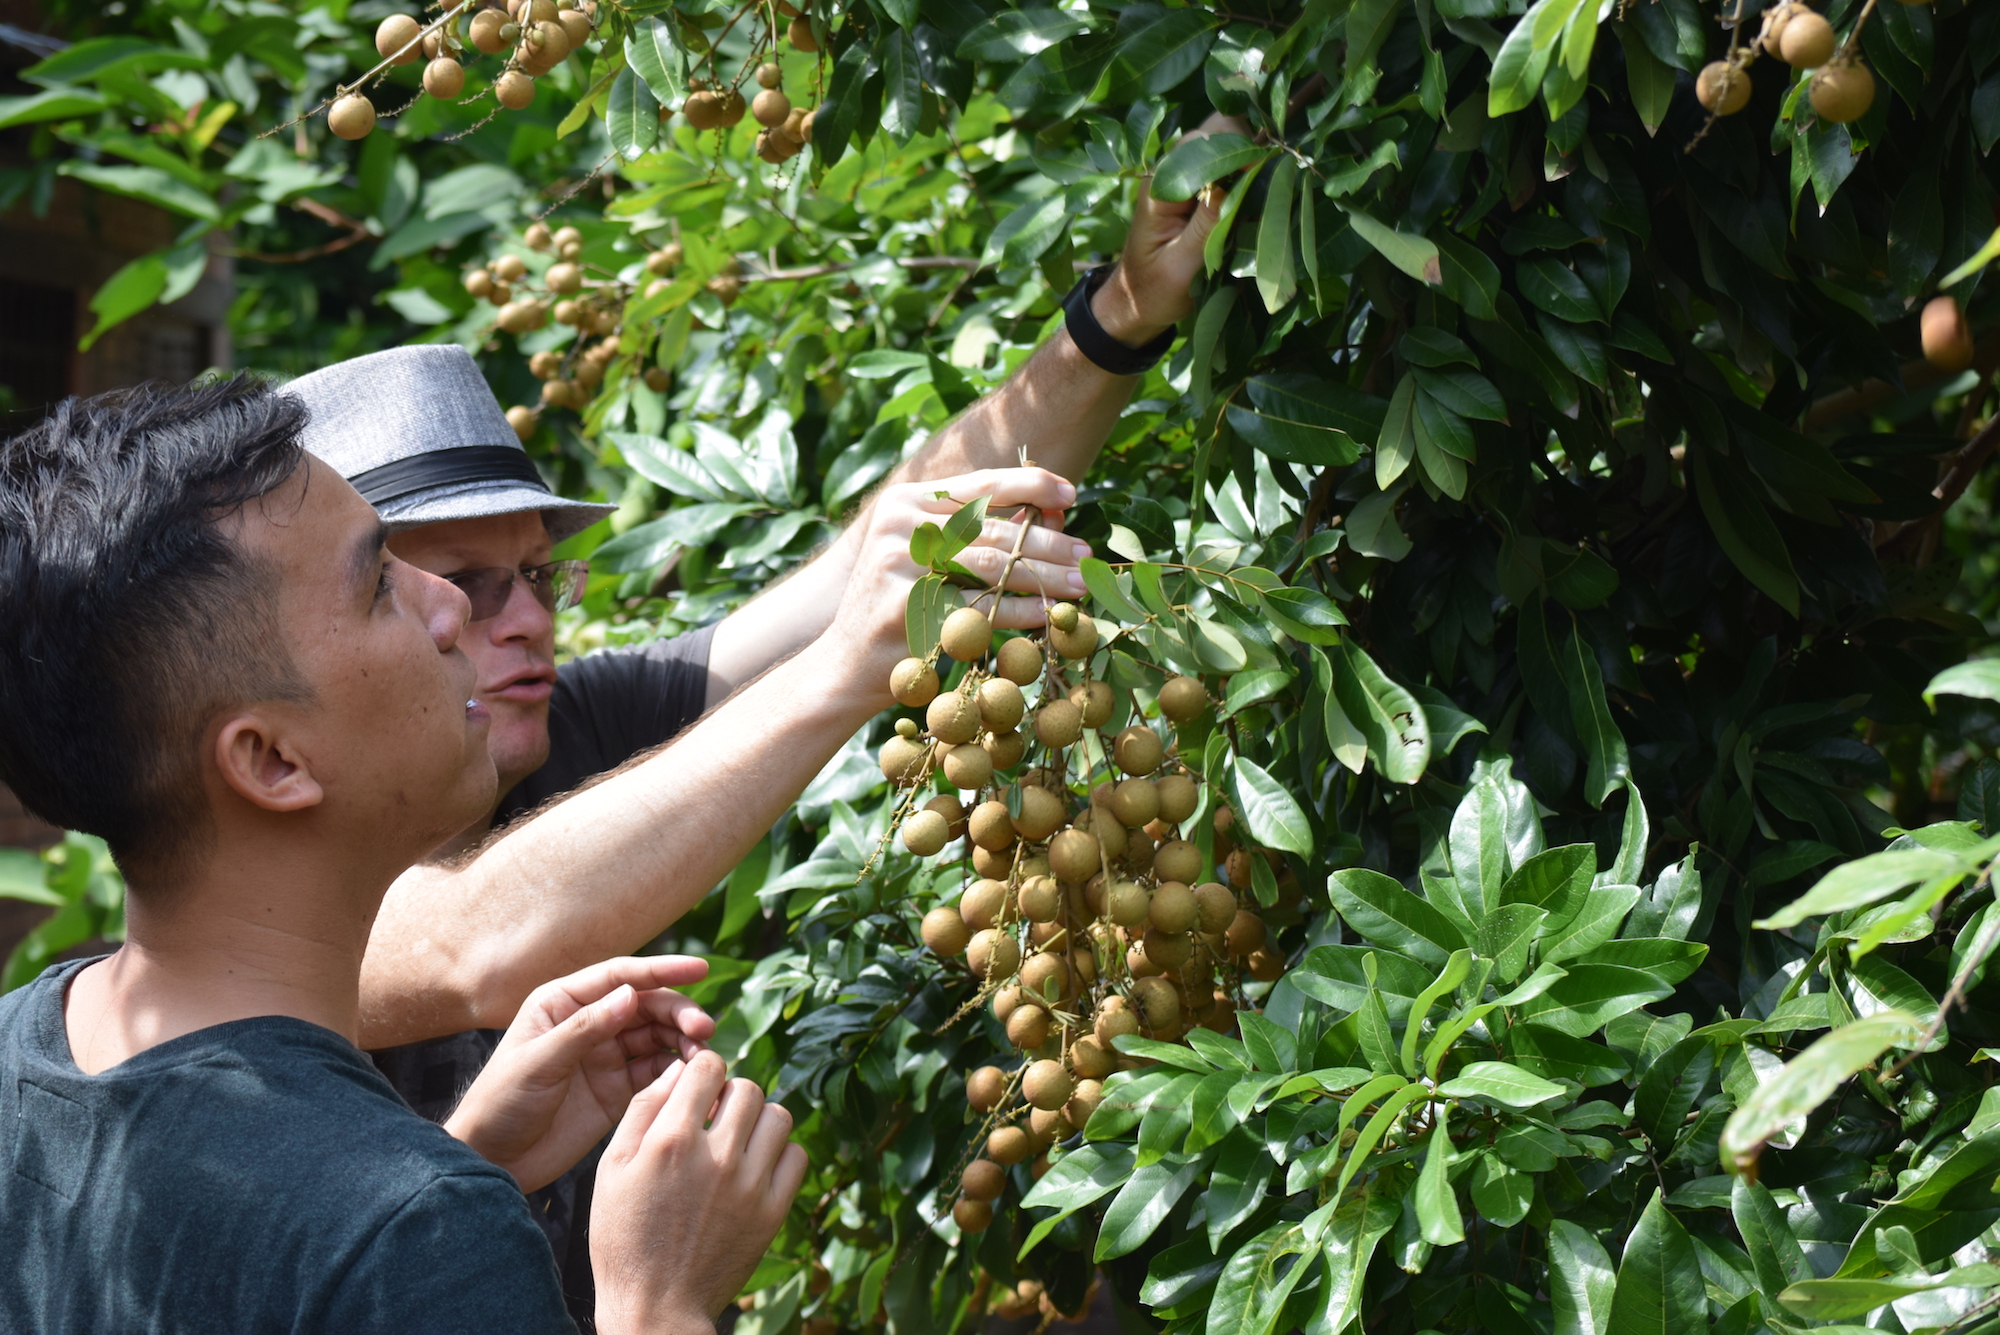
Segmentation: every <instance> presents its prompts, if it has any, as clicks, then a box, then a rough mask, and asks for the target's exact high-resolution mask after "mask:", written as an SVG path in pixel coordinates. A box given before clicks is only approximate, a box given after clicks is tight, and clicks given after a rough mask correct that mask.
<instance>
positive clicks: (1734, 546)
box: [1688, 447, 1799, 616]
mask: <svg viewBox="0 0 2000 1335" xmlns="http://www.w3.org/2000/svg"><path fill="white" fill-rule="evenodd" d="M1688 455H1689V457H1690V458H1691V459H1693V461H1694V480H1695V494H1696V496H1697V497H1698V498H1699V499H1700V501H1701V511H1702V515H1703V516H1704V517H1705V518H1706V519H1707V520H1708V524H1709V527H1710V528H1711V529H1713V530H1714V532H1715V540H1716V541H1717V542H1718V543H1720V544H1721V545H1722V550H1723V551H1724V552H1725V553H1727V554H1728V556H1729V559H1730V560H1731V561H1732V562H1734V563H1735V565H1736V568H1737V569H1738V570H1740V571H1742V572H1743V576H1744V578H1745V579H1748V580H1749V581H1750V582H1751V583H1752V584H1755V585H1756V586H1757V587H1758V588H1760V589H1762V590H1763V591H1764V592H1765V593H1766V594H1768V595H1769V596H1770V598H1771V600H1772V601H1773V602H1775V603H1777V604H1778V606H1780V607H1782V608H1784V609H1785V610H1786V611H1787V612H1789V613H1791V614H1792V615H1793V616H1797V615H1798V614H1799V577H1798V574H1797V573H1796V572H1795V571H1794V570H1793V568H1792V557H1791V553H1790V551H1788V550H1787V549H1786V546H1785V540H1784V537H1783V536H1782V535H1781V534H1780V533H1779V532H1778V528H1777V525H1776V524H1774V523H1773V522H1772V520H1771V515H1770V512H1769V511H1767V510H1766V509H1765V508H1764V503H1763V502H1762V501H1761V500H1759V499H1758V498H1757V493H1756V491H1755V489H1754V487H1753V486H1752V484H1750V483H1749V482H1748V481H1747V480H1746V479H1742V478H1739V477H1737V476H1735V475H1734V473H1733V472H1732V473H1730V474H1727V475H1725V476H1723V477H1720V478H1718V477H1717V476H1716V474H1717V473H1718V472H1721V471H1722V469H1723V465H1721V464H1720V463H1718V462H1716V461H1714V460H1711V459H1710V457H1709V450H1708V448H1707V447H1702V448H1700V449H1692V448H1691V449H1690V450H1689V451H1688Z"/></svg>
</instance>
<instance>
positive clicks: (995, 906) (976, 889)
mask: <svg viewBox="0 0 2000 1335" xmlns="http://www.w3.org/2000/svg"><path fill="white" fill-rule="evenodd" d="M1006 903H1007V887H1006V885H1005V884H1004V883H1003V882H1000V881H996V880H992V879H991V878H988V877H982V878H980V879H979V880H977V881H974V882H973V883H972V884H971V885H970V886H968V887H967V888H966V891H965V893H964V894H962V895H960V896H959V897H958V916H959V917H961V918H963V919H965V925H966V926H967V927H970V928H971V929H972V930H973V931H975V932H979V931H984V930H985V929H987V928H988V927H991V926H993V925H994V924H995V923H997V922H999V921H1000V910H1001V908H1003V907H1004V906H1005V905H1006Z"/></svg>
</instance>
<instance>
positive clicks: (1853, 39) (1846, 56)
mask: <svg viewBox="0 0 2000 1335" xmlns="http://www.w3.org/2000/svg"><path fill="white" fill-rule="evenodd" d="M1874 12H1875V0H1868V3H1867V4H1865V5H1863V6H1862V7H1861V17H1860V18H1858V19H1856V20H1854V26H1853V27H1852V28H1849V29H1848V30H1847V40H1846V41H1844V42H1842V43H1841V44H1840V52H1839V54H1837V55H1836V56H1834V58H1833V59H1832V60H1830V61H1828V62H1827V63H1828V64H1829V65H1831V64H1834V63H1836V62H1837V63H1839V64H1842V65H1846V64H1850V63H1852V62H1853V60H1854V50H1855V48H1856V47H1858V46H1859V45H1860V44H1861V29H1862V28H1863V27H1865V26H1866V25H1867V23H1868V16H1869V15H1870V14H1873V13H1874Z"/></svg>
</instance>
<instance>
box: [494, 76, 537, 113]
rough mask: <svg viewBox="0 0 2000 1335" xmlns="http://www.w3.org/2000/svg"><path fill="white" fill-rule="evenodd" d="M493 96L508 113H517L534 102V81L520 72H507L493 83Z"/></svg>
mask: <svg viewBox="0 0 2000 1335" xmlns="http://www.w3.org/2000/svg"><path fill="white" fill-rule="evenodd" d="M493 96H494V98H495V99H497V100H498V101H499V103H500V105H501V106H503V107H505V108H507V110H509V111H519V110H520V109H521V108H522V107H525V106H527V105H528V104H529V103H530V102H533V101H534V100H535V81H534V79H533V77H532V76H530V75H527V74H523V73H522V72H521V71H520V70H508V71H507V72H506V73H505V74H502V75H501V76H500V77H499V78H497V79H495V80H494V81H493Z"/></svg>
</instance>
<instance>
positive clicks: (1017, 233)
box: [982, 194, 1069, 267]
mask: <svg viewBox="0 0 2000 1335" xmlns="http://www.w3.org/2000/svg"><path fill="white" fill-rule="evenodd" d="M1068 225H1069V210H1068V201H1067V200H1066V199H1065V198H1064V196H1063V195H1061V194H1053V195H1045V196H1043V197H1042V198H1041V199H1038V200H1035V201H1033V202H1032V203H1028V204H1023V205H1021V206H1020V207H1019V208H1017V209H1015V210H1014V211H1013V212H1012V213H1010V214H1008V215H1007V216H1006V217H1005V218H1002V219H1001V220H1000V225H999V226H998V227H996V228H994V229H993V233H992V235H991V236H989V237H988V238H987V239H986V254H985V256H984V258H983V260H982V262H983V263H985V264H996V265H997V264H1006V265H1010V266H1014V267H1021V266H1025V265H1029V264H1033V263H1034V262H1035V261H1036V260H1038V259H1040V258H1041V256H1042V252H1043V251H1045V250H1047V249H1048V248H1049V247H1050V246H1052V245H1054V244H1055V242H1056V238H1057V237H1058V236H1060V235H1061V234H1062V230H1063V228H1064V227H1066V226H1068Z"/></svg>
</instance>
